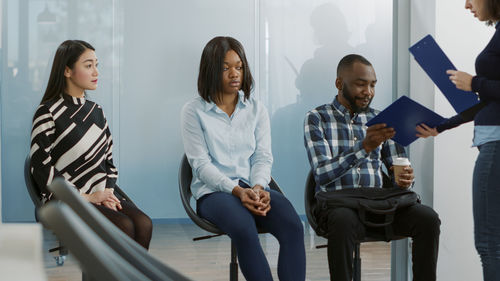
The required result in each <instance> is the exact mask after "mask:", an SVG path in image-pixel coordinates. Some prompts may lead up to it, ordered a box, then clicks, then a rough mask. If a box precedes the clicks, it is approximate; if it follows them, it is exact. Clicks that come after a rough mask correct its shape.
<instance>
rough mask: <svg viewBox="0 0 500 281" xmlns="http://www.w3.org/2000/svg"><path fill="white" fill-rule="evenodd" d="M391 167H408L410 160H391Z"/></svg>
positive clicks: (400, 158)
mask: <svg viewBox="0 0 500 281" xmlns="http://www.w3.org/2000/svg"><path fill="white" fill-rule="evenodd" d="M392 165H394V166H410V165H411V163H410V160H408V158H405V157H398V158H394V159H393V161H392Z"/></svg>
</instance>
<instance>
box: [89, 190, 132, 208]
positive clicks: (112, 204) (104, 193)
mask: <svg viewBox="0 0 500 281" xmlns="http://www.w3.org/2000/svg"><path fill="white" fill-rule="evenodd" d="M83 197H84V198H85V199H87V201H89V202H90V203H94V204H96V205H104V206H105V207H108V208H110V209H112V210H114V211H118V210H121V209H122V205H121V204H120V200H119V199H118V198H117V197H116V196H115V195H114V189H113V188H106V189H104V190H100V191H96V192H93V193H91V194H84V195H83Z"/></svg>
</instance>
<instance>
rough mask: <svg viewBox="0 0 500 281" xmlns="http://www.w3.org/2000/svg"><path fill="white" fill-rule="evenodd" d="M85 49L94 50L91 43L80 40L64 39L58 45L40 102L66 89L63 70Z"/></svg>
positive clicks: (56, 95)
mask: <svg viewBox="0 0 500 281" xmlns="http://www.w3.org/2000/svg"><path fill="white" fill-rule="evenodd" d="M87 49H90V50H92V51H95V49H94V47H92V45H90V44H89V43H87V42H85V41H81V40H66V41H64V42H62V43H61V45H59V47H58V48H57V51H56V54H55V55H54V62H53V63H52V70H51V71H50V77H49V82H48V83H47V88H46V89H45V94H43V97H42V101H41V102H40V104H42V103H44V102H47V101H50V100H53V99H55V98H57V97H58V96H59V95H60V94H62V93H63V92H64V91H65V90H66V86H67V85H66V77H65V76H64V70H65V69H66V67H69V68H70V69H73V66H75V62H76V61H77V60H78V58H79V57H80V56H81V55H82V54H83V52H85V50H87Z"/></svg>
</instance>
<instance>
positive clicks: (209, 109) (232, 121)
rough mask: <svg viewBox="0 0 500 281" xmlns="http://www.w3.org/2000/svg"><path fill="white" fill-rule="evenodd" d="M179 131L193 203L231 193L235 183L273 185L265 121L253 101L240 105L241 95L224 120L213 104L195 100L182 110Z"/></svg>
mask: <svg viewBox="0 0 500 281" xmlns="http://www.w3.org/2000/svg"><path fill="white" fill-rule="evenodd" d="M181 130H182V139H183V142H184V151H185V153H186V156H187V158H188V160H189V164H190V165H191V167H192V169H193V180H192V182H191V192H192V194H193V196H194V198H195V199H199V198H201V197H202V196H203V195H205V194H209V193H212V192H216V191H223V192H228V193H231V192H232V190H233V188H234V187H235V186H237V185H238V181H239V180H242V181H243V182H245V183H247V184H249V185H250V186H254V185H256V184H258V185H261V186H264V187H267V185H268V184H269V182H270V181H271V167H272V163H273V156H272V153H271V129H270V123H269V116H268V113H267V110H266V108H265V107H264V105H263V104H261V103H260V102H259V101H257V100H255V99H254V98H252V97H251V98H250V99H248V100H244V95H243V93H241V92H240V93H239V95H238V103H237V104H236V109H235V110H234V112H233V114H232V115H231V116H228V115H227V114H226V113H225V112H224V111H222V110H221V109H220V108H219V107H217V105H215V103H208V102H206V101H205V100H203V99H202V98H201V97H197V98H195V99H193V100H192V101H190V102H188V103H186V105H184V108H183V109H182V117H181Z"/></svg>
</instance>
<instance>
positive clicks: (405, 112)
mask: <svg viewBox="0 0 500 281" xmlns="http://www.w3.org/2000/svg"><path fill="white" fill-rule="evenodd" d="M443 120H444V118H443V117H442V116H441V115H439V114H437V113H435V112H434V111H432V110H430V109H428V108H427V107H425V106H423V105H421V104H420V103H418V102H416V101H414V100H412V99H410V98H409V97H407V96H402V97H400V98H399V99H397V100H396V101H395V102H393V103H392V104H391V105H389V106H388V107H387V108H386V109H384V110H383V111H382V112H380V113H379V114H377V116H375V117H373V118H372V119H371V120H370V121H368V123H366V126H371V125H374V124H380V123H385V124H387V127H392V128H394V130H395V131H396V135H394V137H393V138H392V139H393V140H394V141H395V142H397V143H399V144H401V145H402V146H407V145H409V144H410V143H412V142H414V141H415V140H416V139H417V138H418V137H417V136H416V134H417V131H416V129H415V127H417V125H419V124H422V123H425V124H426V125H427V126H429V127H431V128H433V127H436V126H437V125H439V124H440V123H441V122H442V121H443Z"/></svg>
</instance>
